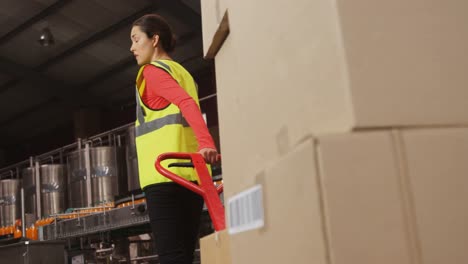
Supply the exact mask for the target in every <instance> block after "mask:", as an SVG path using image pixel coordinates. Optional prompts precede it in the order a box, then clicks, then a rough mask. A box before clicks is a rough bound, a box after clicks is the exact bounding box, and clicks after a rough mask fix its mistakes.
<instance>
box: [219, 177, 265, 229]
mask: <svg viewBox="0 0 468 264" xmlns="http://www.w3.org/2000/svg"><path fill="white" fill-rule="evenodd" d="M228 206H229V215H228V221H229V234H236V233H240V232H244V231H247V230H252V229H256V228H261V227H263V225H264V224H265V221H264V212H263V192H262V186H261V185H256V186H254V187H252V188H250V189H248V190H245V191H243V192H241V193H239V194H237V195H235V196H233V197H231V198H230V199H229V201H228Z"/></svg>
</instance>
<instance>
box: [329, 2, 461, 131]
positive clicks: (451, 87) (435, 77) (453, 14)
mask: <svg viewBox="0 0 468 264" xmlns="http://www.w3.org/2000/svg"><path fill="white" fill-rule="evenodd" d="M336 2H337V7H338V11H339V12H338V13H339V19H340V26H341V34H342V36H343V43H344V45H343V47H344V48H345V51H346V59H347V65H348V71H349V77H350V84H351V89H352V98H353V107H354V111H355V116H356V126H359V127H376V126H402V125H404V126H407V125H409V126H413V125H434V124H438V125H444V124H468V112H467V111H466V100H465V98H467V97H468V90H467V89H466V84H467V83H468V75H467V74H466V70H465V69H467V67H468V53H466V52H464V50H466V47H467V46H468V27H465V26H462V25H467V24H468V16H466V10H468V1H458V0H455V1H454V0H449V1H442V0H427V1H406V0H392V1H373V0H353V1H347V0H338V1H336Z"/></svg>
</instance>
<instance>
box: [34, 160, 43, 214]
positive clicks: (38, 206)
mask: <svg viewBox="0 0 468 264" xmlns="http://www.w3.org/2000/svg"><path fill="white" fill-rule="evenodd" d="M40 173H41V171H40V167H39V162H38V161H36V170H35V177H36V209H37V219H41V218H42V209H41V179H40Z"/></svg>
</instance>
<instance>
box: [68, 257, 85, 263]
mask: <svg viewBox="0 0 468 264" xmlns="http://www.w3.org/2000/svg"><path fill="white" fill-rule="evenodd" d="M71 262H72V264H84V256H83V255H78V256H74V257H72V261H71Z"/></svg>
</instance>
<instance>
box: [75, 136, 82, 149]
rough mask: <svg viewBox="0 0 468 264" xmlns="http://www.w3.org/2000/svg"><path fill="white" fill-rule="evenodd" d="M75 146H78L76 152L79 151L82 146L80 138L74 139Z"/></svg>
mask: <svg viewBox="0 0 468 264" xmlns="http://www.w3.org/2000/svg"><path fill="white" fill-rule="evenodd" d="M76 144H78V150H81V144H82V142H81V138H77V139H76Z"/></svg>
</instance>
